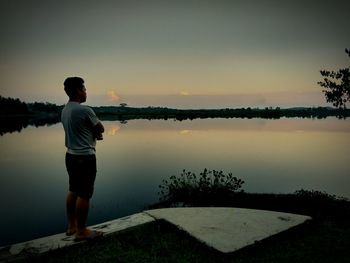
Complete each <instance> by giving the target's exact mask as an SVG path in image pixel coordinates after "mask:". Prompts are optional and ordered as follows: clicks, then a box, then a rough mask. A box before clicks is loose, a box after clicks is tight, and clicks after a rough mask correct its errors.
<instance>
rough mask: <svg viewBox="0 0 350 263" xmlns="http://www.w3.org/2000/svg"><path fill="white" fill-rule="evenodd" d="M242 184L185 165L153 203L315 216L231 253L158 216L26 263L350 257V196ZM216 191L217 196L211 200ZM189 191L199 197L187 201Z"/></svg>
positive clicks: (226, 262) (223, 261)
mask: <svg viewBox="0 0 350 263" xmlns="http://www.w3.org/2000/svg"><path fill="white" fill-rule="evenodd" d="M243 183H244V182H243V181H242V180H240V179H237V178H236V177H234V176H232V174H231V173H228V174H225V173H223V172H221V171H209V170H207V169H204V171H203V172H202V173H200V175H199V176H198V177H197V176H196V175H195V174H194V173H192V172H186V171H185V170H184V171H183V172H182V174H181V175H180V176H171V177H170V179H169V181H164V182H163V184H162V185H161V186H160V188H161V189H162V191H163V193H162V192H160V193H159V195H160V199H161V201H160V202H159V203H157V204H154V205H152V206H150V207H149V208H160V207H169V206H170V207H171V206H179V205H182V206H217V207H219V206H226V207H230V206H232V207H247V208H254V209H264V210H273V211H282V212H291V213H297V214H305V215H310V216H312V217H313V220H312V221H311V222H309V223H307V224H304V225H301V226H299V227H296V228H294V229H291V230H289V231H286V232H283V233H281V234H278V235H276V236H273V237H270V238H268V239H266V240H264V241H262V242H258V243H256V244H254V245H252V246H249V247H247V248H244V249H241V250H239V251H236V252H234V253H231V254H222V253H220V252H218V251H215V250H213V249H211V248H208V247H207V246H205V245H204V244H202V243H200V242H198V241H197V240H195V239H194V238H192V237H190V236H189V235H188V234H186V233H185V232H183V231H180V230H179V229H177V228H175V227H174V226H172V225H170V224H168V223H166V222H164V221H156V222H153V223H149V224H146V225H143V226H139V227H136V228H133V229H129V230H126V231H124V232H121V233H117V234H115V235H111V236H109V237H106V238H103V239H96V240H93V241H90V242H87V243H84V244H81V245H77V246H72V247H67V248H63V249H60V250H56V251H52V252H48V253H46V254H44V255H40V256H32V258H29V259H28V260H27V261H26V262H76V263H80V262H127V263H131V262H152V263H158V262H159V263H160V262H162V263H163V262H174V263H175V262H176V263H178V262H191V263H192V262H200V263H209V262H219V263H229V262H232V263H233V262H242V263H253V262H254V263H255V262H283V263H284V262H293V263H294V262H321V263H322V262H339V263H340V262H347V259H348V258H349V257H350V252H349V249H348V248H349V247H350V202H349V200H347V199H345V198H340V197H337V196H334V195H330V194H327V193H325V192H320V191H308V190H299V191H296V192H295V193H294V194H252V193H245V192H243V191H240V188H241V186H242V184H243ZM176 188H178V191H177V190H176ZM195 188H197V189H195ZM170 189H171V190H170ZM204 189H206V191H204ZM219 189H220V190H219ZM176 191H177V193H176V194H174V193H175V192H176ZM170 193H173V194H170ZM194 193H196V194H194ZM223 193H224V194H223ZM182 194H183V195H184V196H181V195H182ZM214 195H216V198H214V199H212V197H213V196H214ZM189 196H191V197H193V198H194V200H188V197H189ZM222 197H225V198H222ZM180 200H181V202H179V201H180ZM184 200H187V202H184Z"/></svg>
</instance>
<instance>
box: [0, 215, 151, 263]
mask: <svg viewBox="0 0 350 263" xmlns="http://www.w3.org/2000/svg"><path fill="white" fill-rule="evenodd" d="M152 221H155V219H154V218H153V217H151V216H149V215H148V214H145V213H138V214H134V215H131V216H127V217H122V218H119V219H116V220H112V221H108V222H105V223H102V224H97V225H94V226H90V227H89V228H91V229H94V230H98V231H101V232H103V233H104V236H108V235H111V234H114V233H116V232H119V231H122V230H126V229H128V228H131V227H134V226H138V225H142V224H146V223H149V222H152ZM82 242H86V241H80V242H76V241H74V236H69V237H67V236H66V234H65V233H61V234H57V235H52V236H48V237H43V238H38V239H34V240H31V241H28V242H23V243H18V244H14V245H11V246H7V247H3V248H0V262H8V261H13V260H15V259H18V258H22V257H26V256H30V255H38V254H41V253H45V252H47V251H50V250H55V249H58V248H63V247H67V246H72V245H76V244H79V243H82Z"/></svg>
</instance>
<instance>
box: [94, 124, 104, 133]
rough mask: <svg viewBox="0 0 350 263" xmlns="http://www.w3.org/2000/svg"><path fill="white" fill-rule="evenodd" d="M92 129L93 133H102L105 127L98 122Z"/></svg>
mask: <svg viewBox="0 0 350 263" xmlns="http://www.w3.org/2000/svg"><path fill="white" fill-rule="evenodd" d="M93 129H94V132H95V133H104V131H105V127H103V125H102V123H101V122H98V123H97V124H96V125H95V126H94V128H93Z"/></svg>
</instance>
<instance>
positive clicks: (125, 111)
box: [0, 96, 350, 135]
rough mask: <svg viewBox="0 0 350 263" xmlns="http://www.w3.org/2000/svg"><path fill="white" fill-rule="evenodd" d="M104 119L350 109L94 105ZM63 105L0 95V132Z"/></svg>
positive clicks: (37, 121) (56, 117)
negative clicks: (28, 101) (185, 107)
mask: <svg viewBox="0 0 350 263" xmlns="http://www.w3.org/2000/svg"><path fill="white" fill-rule="evenodd" d="M92 108H93V110H94V111H95V112H96V114H97V115H98V117H99V118H100V119H101V120H116V121H120V122H126V121H128V120H132V119H149V120H152V119H164V120H168V119H174V120H178V121H182V120H193V119H197V118H200V119H205V118H248V119H252V118H265V119H279V118H282V117H286V118H318V119H322V118H326V117H329V116H335V117H337V118H346V117H349V116H350V110H349V109H346V108H331V107H294V108H288V109H281V108H280V107H276V108H272V107H266V108H264V109H260V108H251V107H248V108H235V109H233V108H225V109H195V110H193V109H192V110H191V109H171V108H166V107H143V108H142V107H141V108H136V107H127V106H126V105H121V106H101V107H92ZM62 109H63V105H56V104H52V103H49V102H46V103H43V102H34V103H25V102H22V101H21V100H19V99H17V98H16V99H14V98H4V97H2V96H0V120H1V121H2V125H1V128H0V135H3V134H4V133H7V132H13V131H21V130H22V129H23V128H25V127H27V126H28V125H32V126H43V125H51V124H55V123H57V122H60V115H61V111H62Z"/></svg>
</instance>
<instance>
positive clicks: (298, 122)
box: [0, 117, 350, 246]
mask: <svg viewBox="0 0 350 263" xmlns="http://www.w3.org/2000/svg"><path fill="white" fill-rule="evenodd" d="M103 124H104V126H105V130H106V132H105V135H104V140H103V141H101V142H98V145H97V165H98V174H97V179H96V183H95V192H94V196H93V199H92V201H91V204H92V207H91V210H90V214H89V220H88V224H96V223H100V222H103V221H107V220H111V219H115V218H118V217H123V216H126V215H130V214H133V213H136V212H140V211H142V210H143V209H144V208H145V207H146V206H147V205H149V204H151V203H154V202H156V201H157V200H158V190H159V189H158V185H159V184H160V183H161V182H162V180H163V179H167V178H169V177H170V176H171V175H179V174H180V173H181V171H182V170H183V169H186V170H188V171H192V172H195V173H198V174H199V173H200V172H201V171H203V169H204V168H208V169H210V170H212V169H215V170H223V171H224V172H227V173H228V172H232V173H233V175H234V176H236V177H238V178H240V179H243V180H244V181H245V184H244V185H243V189H244V190H245V191H246V192H259V193H292V192H294V191H296V190H300V189H306V190H319V191H326V192H327V193H329V194H335V195H338V196H344V197H347V198H350V121H349V120H339V119H336V118H332V117H331V118H326V119H302V118H291V119H287V118H281V119H277V120H269V119H196V120H192V121H190V120H186V121H174V120H152V121H149V120H131V121H129V122H127V123H120V122H118V121H104V122H103ZM65 150H66V149H65V147H64V131H63V128H62V125H61V124H60V123H58V124H54V125H51V126H43V127H38V128H36V127H33V126H29V127H27V128H25V129H23V130H22V131H21V132H14V133H6V134H4V135H3V136H1V137H0V153H1V154H0V165H1V166H0V167H1V177H0V200H1V203H0V210H1V217H0V225H1V238H0V246H3V245H6V244H11V243H16V242H20V241H25V240H29V239H33V238H36V237H40V236H44V235H50V234H54V233H58V232H64V231H65V230H66V216H65V197H66V193H67V188H68V176H67V173H66V170H65V164H64V155H65Z"/></svg>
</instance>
